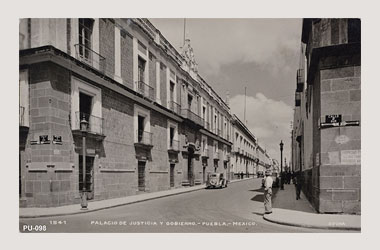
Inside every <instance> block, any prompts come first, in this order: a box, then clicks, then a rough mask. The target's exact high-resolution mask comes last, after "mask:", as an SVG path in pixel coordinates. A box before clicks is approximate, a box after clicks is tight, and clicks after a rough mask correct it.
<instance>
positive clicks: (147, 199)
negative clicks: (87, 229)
mask: <svg viewBox="0 0 380 250" xmlns="http://www.w3.org/2000/svg"><path fill="white" fill-rule="evenodd" d="M251 179H253V178H247V179H238V180H233V181H230V183H235V182H240V181H246V180H251ZM203 189H205V185H201V187H199V188H196V189H192V190H184V191H181V192H178V193H172V194H165V195H160V196H156V197H150V198H145V199H141V200H136V201H129V202H125V203H121V204H116V205H111V206H106V207H100V208H94V209H91V210H90V209H88V210H81V211H77V212H67V213H57V214H41V215H20V216H19V218H20V219H33V218H44V217H57V216H66V215H76V214H84V213H91V212H95V211H100V210H105V209H109V208H115V207H121V206H125V205H130V204H134V203H139V202H143V201H149V200H155V199H159V198H164V197H169V196H174V195H178V194H184V193H190V192H195V191H199V190H203ZM78 205H79V204H78Z"/></svg>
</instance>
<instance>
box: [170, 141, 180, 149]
mask: <svg viewBox="0 0 380 250" xmlns="http://www.w3.org/2000/svg"><path fill="white" fill-rule="evenodd" d="M169 149H170V150H174V151H179V141H177V140H171V141H170V142H169Z"/></svg>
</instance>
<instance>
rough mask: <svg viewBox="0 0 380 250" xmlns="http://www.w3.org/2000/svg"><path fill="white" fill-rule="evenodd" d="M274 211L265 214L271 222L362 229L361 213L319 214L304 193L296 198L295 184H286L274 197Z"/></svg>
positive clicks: (297, 225)
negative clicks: (299, 197)
mask: <svg viewBox="0 0 380 250" xmlns="http://www.w3.org/2000/svg"><path fill="white" fill-rule="evenodd" d="M272 201H273V213H271V214H265V215H264V219H265V220H267V221H270V222H274V223H278V224H283V225H288V226H296V227H306V228H319V229H339V230H358V231H360V230H361V223H360V221H361V220H360V215H346V214H318V213H317V212H316V211H315V210H314V208H313V207H312V206H311V204H310V203H309V202H308V200H307V199H306V197H305V196H304V194H303V193H301V199H300V200H296V190H295V185H293V184H289V185H284V190H280V189H278V190H277V192H275V194H274V196H273V197H272Z"/></svg>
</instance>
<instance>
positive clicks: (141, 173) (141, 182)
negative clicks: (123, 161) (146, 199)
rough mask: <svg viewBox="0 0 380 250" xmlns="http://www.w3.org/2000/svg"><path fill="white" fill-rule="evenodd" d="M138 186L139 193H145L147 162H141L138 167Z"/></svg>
mask: <svg viewBox="0 0 380 250" xmlns="http://www.w3.org/2000/svg"><path fill="white" fill-rule="evenodd" d="M137 186H138V190H139V191H143V192H144V191H145V161H139V162H138V166H137Z"/></svg>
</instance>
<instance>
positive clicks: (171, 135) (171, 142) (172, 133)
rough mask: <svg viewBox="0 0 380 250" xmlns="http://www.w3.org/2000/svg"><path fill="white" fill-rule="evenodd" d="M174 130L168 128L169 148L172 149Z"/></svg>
mask: <svg viewBox="0 0 380 250" xmlns="http://www.w3.org/2000/svg"><path fill="white" fill-rule="evenodd" d="M174 129H175V128H173V127H170V135H169V136H170V147H171V148H172V147H173V140H174Z"/></svg>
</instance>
